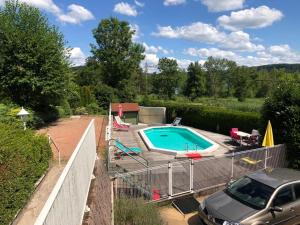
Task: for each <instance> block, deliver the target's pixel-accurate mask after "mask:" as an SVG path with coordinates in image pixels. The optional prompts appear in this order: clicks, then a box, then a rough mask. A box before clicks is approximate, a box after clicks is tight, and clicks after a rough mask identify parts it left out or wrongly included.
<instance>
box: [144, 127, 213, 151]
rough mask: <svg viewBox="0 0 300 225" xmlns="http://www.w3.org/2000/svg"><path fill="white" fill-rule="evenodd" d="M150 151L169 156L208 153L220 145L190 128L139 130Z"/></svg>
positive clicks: (150, 128)
mask: <svg viewBox="0 0 300 225" xmlns="http://www.w3.org/2000/svg"><path fill="white" fill-rule="evenodd" d="M139 133H140V135H141V137H142V139H143V140H144V142H145V144H146V145H147V147H148V148H149V149H150V150H154V151H155V150H156V151H160V152H164V153H168V154H186V153H192V152H193V153H194V152H197V153H205V152H206V153H207V152H211V151H213V150H215V149H216V148H217V147H218V145H217V144H216V143H215V142H213V141H212V140H210V139H208V138H206V137H204V136H202V135H201V134H199V133H197V132H196V131H194V130H193V129H191V128H188V127H174V126H160V127H149V128H145V129H142V130H139Z"/></svg>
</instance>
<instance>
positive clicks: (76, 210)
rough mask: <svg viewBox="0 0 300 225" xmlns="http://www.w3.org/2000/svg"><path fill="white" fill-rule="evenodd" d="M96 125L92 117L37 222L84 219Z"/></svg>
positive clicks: (61, 224)
mask: <svg viewBox="0 0 300 225" xmlns="http://www.w3.org/2000/svg"><path fill="white" fill-rule="evenodd" d="M96 156H97V155H96V137H95V125H94V120H92V121H91V122H90V124H89V126H88V127H87V129H86V130H85V132H84V134H83V136H82V137H81V139H80V141H79V143H78V145H77V147H76V148H75V150H74V152H73V154H72V156H71V158H70V159H69V161H68V163H67V165H66V167H65V168H64V170H63V172H62V174H61V176H60V177H59V179H58V181H57V183H56V185H55V187H54V188H53V190H52V192H51V194H50V196H49V198H48V200H47V202H46V204H45V205H44V207H43V209H42V211H41V213H40V215H39V216H38V218H37V220H36V222H35V225H79V224H81V223H82V219H83V215H84V210H85V207H86V201H87V197H88V193H89V188H90V184H91V179H92V176H93V169H94V165H95V160H96Z"/></svg>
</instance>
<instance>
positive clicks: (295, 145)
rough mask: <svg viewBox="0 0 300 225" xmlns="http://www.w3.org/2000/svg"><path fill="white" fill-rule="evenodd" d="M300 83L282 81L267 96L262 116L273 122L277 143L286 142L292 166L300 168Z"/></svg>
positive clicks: (265, 122) (265, 123)
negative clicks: (268, 96)
mask: <svg viewBox="0 0 300 225" xmlns="http://www.w3.org/2000/svg"><path fill="white" fill-rule="evenodd" d="M299 89H300V87H299V83H291V82H288V83H282V84H280V85H279V86H278V87H277V88H276V89H275V90H274V91H273V93H272V95H271V96H270V98H267V100H266V102H265V104H264V106H263V109H262V117H263V121H264V125H265V126H266V125H267V121H268V120H270V121H271V123H272V128H273V134H274V141H275V143H286V145H287V152H288V154H287V157H288V160H289V162H290V166H291V167H293V168H296V169H300V91H299Z"/></svg>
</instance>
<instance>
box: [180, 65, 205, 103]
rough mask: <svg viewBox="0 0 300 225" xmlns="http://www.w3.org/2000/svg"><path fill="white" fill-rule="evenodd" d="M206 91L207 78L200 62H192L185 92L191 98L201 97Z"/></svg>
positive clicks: (188, 70)
mask: <svg viewBox="0 0 300 225" xmlns="http://www.w3.org/2000/svg"><path fill="white" fill-rule="evenodd" d="M205 93H206V78H205V74H204V71H203V69H202V67H201V65H200V64H199V63H198V62H195V63H191V64H190V65H189V67H188V69H187V81H186V87H185V91H184V94H185V95H186V96H188V97H189V98H190V99H191V100H195V99H196V98H197V97H201V96H203V95H204V94H205Z"/></svg>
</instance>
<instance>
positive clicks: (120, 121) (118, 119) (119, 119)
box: [115, 116, 130, 126]
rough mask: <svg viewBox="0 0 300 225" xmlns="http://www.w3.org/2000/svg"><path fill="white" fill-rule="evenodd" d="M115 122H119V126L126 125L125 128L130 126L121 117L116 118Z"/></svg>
mask: <svg viewBox="0 0 300 225" xmlns="http://www.w3.org/2000/svg"><path fill="white" fill-rule="evenodd" d="M115 120H116V121H117V123H118V124H120V125H125V126H130V123H125V122H123V120H122V119H121V118H120V117H119V116H115Z"/></svg>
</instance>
